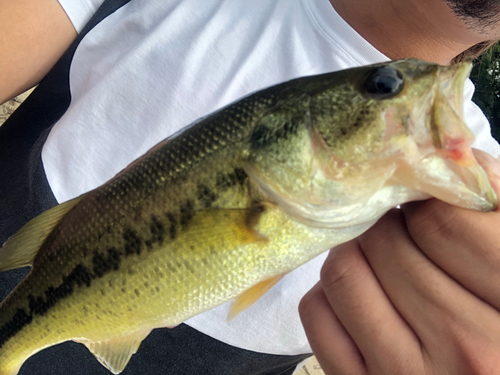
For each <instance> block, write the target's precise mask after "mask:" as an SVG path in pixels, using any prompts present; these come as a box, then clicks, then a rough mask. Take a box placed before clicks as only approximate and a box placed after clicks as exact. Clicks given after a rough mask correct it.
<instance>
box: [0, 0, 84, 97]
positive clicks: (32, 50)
mask: <svg viewBox="0 0 500 375" xmlns="http://www.w3.org/2000/svg"><path fill="white" fill-rule="evenodd" d="M76 36H77V33H76V30H75V29H74V27H73V25H72V24H71V21H70V20H69V18H68V16H67V15H66V13H65V12H64V10H63V8H62V7H61V5H60V4H59V2H58V1H57V0H15V1H12V0H0V51H1V52H0V104H1V103H3V102H5V101H7V100H9V99H11V98H12V97H14V96H16V95H18V94H20V93H22V92H23V91H25V90H27V89H29V88H31V87H33V86H34V85H36V84H37V83H38V82H40V80H41V79H42V78H43V77H44V76H45V75H46V74H47V73H48V71H49V70H50V69H51V68H52V66H53V65H54V64H55V63H56V62H57V60H58V59H59V58H60V57H61V56H62V54H63V53H64V52H65V51H66V49H67V48H68V47H69V46H70V44H71V42H72V41H73V40H74V39H75V38H76Z"/></svg>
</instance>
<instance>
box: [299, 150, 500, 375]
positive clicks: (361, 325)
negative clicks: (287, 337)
mask: <svg viewBox="0 0 500 375" xmlns="http://www.w3.org/2000/svg"><path fill="white" fill-rule="evenodd" d="M476 156H478V160H480V162H481V164H482V165H483V166H484V167H485V169H486V170H487V172H488V175H489V177H490V181H491V182H492V185H493V187H494V189H495V190H496V191H497V194H499V193H500V163H499V162H498V161H495V160H494V159H493V158H491V157H488V156H487V155H486V156H485V155H484V153H476ZM499 286H500V209H499V208H498V207H497V209H496V210H495V211H494V212H486V213H485V212H475V211H469V210H466V209H462V208H458V207H454V206H451V205H449V204H447V203H444V202H441V201H439V200H437V199H431V200H427V201H423V202H412V203H407V204H405V205H403V206H402V207H401V210H396V209H394V210H392V211H390V212H388V213H387V214H386V215H385V216H384V217H383V218H382V219H380V220H379V221H378V223H377V224H376V225H375V226H374V227H372V228H371V229H370V230H369V231H367V232H366V233H365V234H363V235H362V236H360V237H359V238H358V239H355V240H353V241H350V242H348V243H346V244H343V245H341V246H338V247H336V248H334V249H333V250H331V252H330V254H329V256H328V258H327V260H326V262H325V264H324V266H323V268H322V271H321V281H320V282H319V283H318V284H317V285H316V286H315V287H313V288H312V289H311V290H310V291H309V292H308V293H307V294H306V295H305V296H304V298H303V299H302V301H301V304H300V306H299V312H300V315H301V319H302V323H303V325H304V329H305V331H306V334H307V337H308V339H309V342H310V344H311V347H312V349H313V351H314V353H315V355H316V357H317V359H318V361H319V363H320V364H321V366H322V368H323V369H324V371H325V373H326V374H328V375H330V374H335V375H337V374H356V375H358V374H408V375H410V374H440V375H441V374H443V375H444V374H453V375H456V374H493V373H497V372H498V373H500V288H499Z"/></svg>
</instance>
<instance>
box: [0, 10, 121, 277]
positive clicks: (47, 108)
mask: <svg viewBox="0 0 500 375" xmlns="http://www.w3.org/2000/svg"><path fill="white" fill-rule="evenodd" d="M129 1H130V0H107V1H105V2H104V3H103V4H102V6H101V7H100V8H99V9H98V10H97V12H96V13H95V14H94V16H93V17H92V19H91V20H90V21H89V23H88V24H87V25H86V26H85V28H84V29H83V30H82V32H81V33H80V34H79V35H78V37H77V39H76V40H75V41H74V42H73V44H72V45H71V46H70V48H69V49H68V50H67V51H66V53H65V54H64V55H63V57H62V58H61V59H60V60H59V61H58V62H57V64H56V65H55V66H54V67H53V68H52V70H51V71H50V72H49V73H48V74H47V76H46V77H45V78H44V79H43V80H42V81H41V82H40V84H39V85H38V87H37V88H36V89H35V90H34V91H33V92H32V93H31V95H30V96H29V97H28V98H27V99H26V100H25V101H24V103H22V104H21V106H20V107H19V108H18V110H17V111H15V112H14V113H13V114H12V116H11V117H10V118H9V119H8V120H7V121H6V122H5V123H4V124H3V125H2V126H0V244H1V243H4V242H5V241H6V240H7V238H9V237H10V236H11V235H12V234H14V233H15V232H16V231H17V230H18V229H19V228H20V227H21V226H23V225H24V224H25V223H26V222H27V221H28V220H30V219H32V218H33V217H35V216H37V215H38V214H40V213H42V212H43V211H45V210H47V209H48V208H50V207H52V206H54V205H56V204H57V201H56V200H55V198H54V195H53V194H52V192H51V190H50V187H49V185H48V182H47V179H46V176H45V173H44V171H43V166H42V163H41V156H40V152H41V149H42V146H43V143H44V142H45V139H46V138H47V136H48V134H49V131H50V129H51V127H52V126H53V125H54V124H55V123H56V122H57V121H58V120H59V119H60V118H61V116H62V115H63V114H64V112H66V110H67V109H68V107H69V104H70V102H71V93H70V89H69V70H70V66H71V61H72V59H73V55H74V53H75V50H76V48H77V46H78V44H79V43H80V41H81V40H82V39H83V37H84V36H85V35H86V34H87V33H88V32H89V31H90V30H91V29H92V28H93V27H94V26H95V25H97V24H98V23H99V22H100V21H102V20H103V19H104V18H106V17H107V16H108V15H110V14H111V13H113V12H114V11H116V10H117V9H119V8H120V7H122V6H123V5H125V4H126V3H128V2H129ZM0 282H1V280H0Z"/></svg>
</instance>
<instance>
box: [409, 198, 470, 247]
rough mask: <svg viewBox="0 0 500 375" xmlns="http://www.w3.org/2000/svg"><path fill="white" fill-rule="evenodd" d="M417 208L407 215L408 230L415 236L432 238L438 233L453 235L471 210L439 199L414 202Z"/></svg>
mask: <svg viewBox="0 0 500 375" xmlns="http://www.w3.org/2000/svg"><path fill="white" fill-rule="evenodd" d="M413 204H414V205H415V207H416V208H415V209H414V210H413V211H412V214H411V215H408V216H407V217H406V223H407V226H408V230H409V231H410V233H411V234H412V237H414V238H428V239H430V240H432V239H433V238H434V237H435V236H436V235H437V234H438V233H439V235H440V236H442V235H450V236H451V235H453V233H454V232H455V231H456V228H460V227H461V226H462V224H461V223H463V221H464V220H466V219H467V214H469V213H470V212H468V211H466V210H464V209H462V208H459V207H454V206H452V205H450V204H448V203H445V202H442V201H440V200H438V199H430V200H428V201H425V202H418V203H413Z"/></svg>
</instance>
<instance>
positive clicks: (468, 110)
mask: <svg viewBox="0 0 500 375" xmlns="http://www.w3.org/2000/svg"><path fill="white" fill-rule="evenodd" d="M473 93H474V84H473V83H472V82H471V81H470V80H467V81H466V83H465V91H464V118H465V122H466V124H467V125H468V126H469V128H470V130H472V132H473V133H474V135H475V136H476V139H475V141H474V143H473V144H472V147H474V148H478V149H480V150H483V151H485V152H487V153H488V154H490V155H492V156H494V157H498V156H499V155H500V145H499V144H498V142H497V141H496V140H495V139H494V138H493V136H492V135H491V127H490V123H489V122H488V119H487V118H486V116H485V115H484V113H483V112H482V111H481V109H479V107H478V106H477V105H476V104H475V103H474V102H472V95H473Z"/></svg>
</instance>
